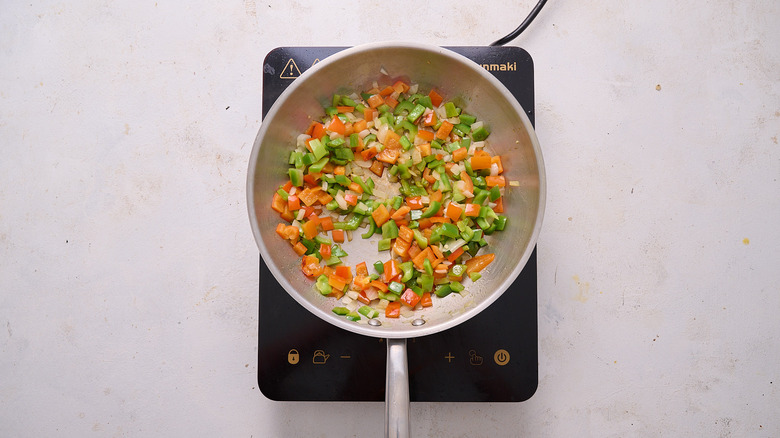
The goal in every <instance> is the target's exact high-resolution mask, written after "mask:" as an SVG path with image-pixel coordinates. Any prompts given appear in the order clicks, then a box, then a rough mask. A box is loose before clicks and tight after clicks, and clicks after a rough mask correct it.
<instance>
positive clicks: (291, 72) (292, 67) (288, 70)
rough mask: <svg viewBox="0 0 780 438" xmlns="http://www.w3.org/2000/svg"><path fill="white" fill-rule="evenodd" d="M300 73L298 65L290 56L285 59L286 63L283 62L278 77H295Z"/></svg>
mask: <svg viewBox="0 0 780 438" xmlns="http://www.w3.org/2000/svg"><path fill="white" fill-rule="evenodd" d="M300 75H301V71H300V70H299V69H298V65H297V64H296V63H295V61H294V60H293V59H292V58H290V60H289V61H287V64H285V66H284V69H283V70H282V74H281V75H279V77H280V78H282V79H295V78H297V77H298V76H300Z"/></svg>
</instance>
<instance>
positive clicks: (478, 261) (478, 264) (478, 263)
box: [466, 254, 496, 274]
mask: <svg viewBox="0 0 780 438" xmlns="http://www.w3.org/2000/svg"><path fill="white" fill-rule="evenodd" d="M495 258H496V255H495V254H483V255H479V256H476V257H474V258H471V259H468V260H466V273H467V274H471V273H472V272H479V271H481V270H483V269H485V267H486V266H487V265H489V264H490V263H492V262H493V260H494V259H495Z"/></svg>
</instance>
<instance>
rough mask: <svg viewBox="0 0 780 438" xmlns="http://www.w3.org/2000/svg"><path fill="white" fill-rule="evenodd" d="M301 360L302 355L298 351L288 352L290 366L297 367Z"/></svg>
mask: <svg viewBox="0 0 780 438" xmlns="http://www.w3.org/2000/svg"><path fill="white" fill-rule="evenodd" d="M300 360H301V356H300V354H298V350H296V349H294V348H293V349H292V350H290V351H288V352H287V362H289V363H290V365H295V364H297V363H298V361H300Z"/></svg>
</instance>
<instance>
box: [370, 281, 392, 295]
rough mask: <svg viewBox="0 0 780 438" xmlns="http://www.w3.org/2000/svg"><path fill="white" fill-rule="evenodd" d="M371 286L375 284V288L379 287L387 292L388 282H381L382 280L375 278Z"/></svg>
mask: <svg viewBox="0 0 780 438" xmlns="http://www.w3.org/2000/svg"><path fill="white" fill-rule="evenodd" d="M371 286H373V287H375V288H377V289H379V290H381V291H382V292H387V289H388V287H387V285H386V284H384V283H382V282H381V281H379V280H374V281H372V282H371Z"/></svg>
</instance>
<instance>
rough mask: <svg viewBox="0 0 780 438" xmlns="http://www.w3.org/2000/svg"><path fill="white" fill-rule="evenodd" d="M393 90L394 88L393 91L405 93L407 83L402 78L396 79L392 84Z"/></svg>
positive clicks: (407, 86)
mask: <svg viewBox="0 0 780 438" xmlns="http://www.w3.org/2000/svg"><path fill="white" fill-rule="evenodd" d="M393 90H395V92H396V93H398V94H401V93H406V92H407V91H409V85H408V84H407V83H406V82H404V81H402V80H397V81H395V83H394V84H393Z"/></svg>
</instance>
